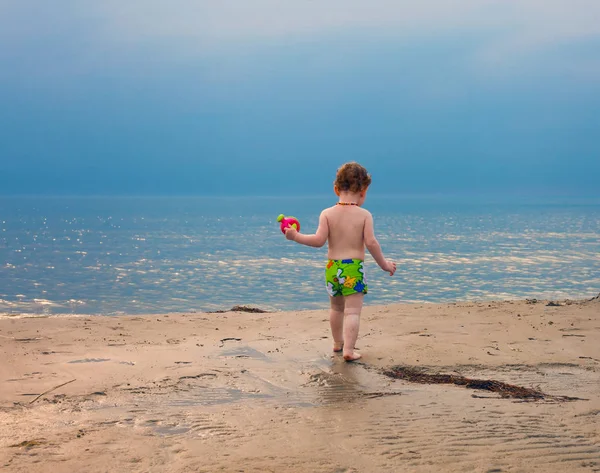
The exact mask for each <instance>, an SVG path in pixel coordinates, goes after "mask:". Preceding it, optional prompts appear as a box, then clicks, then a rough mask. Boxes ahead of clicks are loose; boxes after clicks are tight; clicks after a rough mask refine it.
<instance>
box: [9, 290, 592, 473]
mask: <svg viewBox="0 0 600 473" xmlns="http://www.w3.org/2000/svg"><path fill="white" fill-rule="evenodd" d="M327 318H328V315H327V311H325V310H321V311H306V312H276V313H245V312H225V313H200V312H198V313H185V314H164V315H160V316H156V315H148V316H136V317H133V316H120V317H99V316H96V317H35V318H18V317H8V316H5V317H1V318H0V354H1V357H2V362H1V363H0V469H1V470H2V471H3V472H27V473H35V472H53V473H59V472H75V471H77V472H218V471H223V472H261V473H262V472H323V473H325V472H326V473H342V472H347V473H349V472H396V471H398V472H399V471H406V472H429V471H437V472H439V471H444V472H445V471H447V472H464V471H474V472H487V473H499V472H538V471H539V472H562V471H570V472H573V471H586V472H593V471H596V472H597V471H600V343H599V342H600V300H598V299H597V298H596V299H594V300H589V301H559V303H558V305H556V304H555V303H551V304H549V301H533V300H530V301H503V302H469V303H466V302H465V303H455V304H439V305H434V304H398V305H388V306H370V307H366V308H365V310H364V311H363V317H362V324H361V330H360V337H359V343H358V348H359V350H360V351H361V353H362V354H363V358H362V359H361V360H360V362H358V363H345V362H344V361H343V359H342V357H341V356H340V355H337V354H333V353H332V352H331V339H330V334H329V326H328V320H327ZM398 366H400V367H404V368H407V369H408V368H410V369H412V370H414V371H417V372H420V373H425V374H448V375H454V377H461V376H462V377H467V378H474V379H478V380H490V381H496V382H498V383H509V384H510V385H513V386H518V387H524V388H527V389H529V390H531V392H536V393H543V395H544V396H542V397H537V398H519V397H509V396H505V395H504V394H503V393H499V392H493V391H489V390H485V389H473V388H472V387H469V386H466V385H456V384H430V383H418V382H413V381H410V380H406V379H396V378H393V377H390V376H389V375H388V374H389V372H390V370H391V368H393V367H398ZM398 369H400V370H401V369H402V368H398ZM386 373H387V374H386ZM491 384H493V383H491Z"/></svg>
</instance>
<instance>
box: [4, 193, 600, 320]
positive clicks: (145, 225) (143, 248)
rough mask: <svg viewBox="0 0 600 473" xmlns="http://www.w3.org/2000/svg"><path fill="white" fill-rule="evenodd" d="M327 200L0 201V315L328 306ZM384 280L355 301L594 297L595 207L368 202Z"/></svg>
mask: <svg viewBox="0 0 600 473" xmlns="http://www.w3.org/2000/svg"><path fill="white" fill-rule="evenodd" d="M334 197H335V196H333V195H326V196H285V197H281V196H279V197H239V196H238V197H235V196H231V197H221V196H219V197H173V196H169V197H39V196H36V197H22V196H19V197H0V316H2V317H14V316H27V315H59V314H71V315H72V314H97V315H107V316H115V315H121V314H155V313H167V312H194V311H195V312H207V311H216V310H226V309H229V308H231V307H232V306H235V305H248V306H252V307H258V308H262V309H265V310H269V311H285V310H304V309H318V308H326V307H328V296H327V293H326V291H325V282H324V265H325V262H326V259H327V252H326V247H324V248H309V247H305V246H300V245H298V244H296V243H293V242H290V241H287V240H286V239H285V238H284V236H283V234H282V233H281V230H280V228H279V224H278V223H277V222H276V218H277V216H278V215H279V214H281V213H283V214H286V215H292V216H295V217H296V218H298V219H299V220H300V223H301V230H302V232H305V233H313V232H314V231H315V229H316V226H317V223H318V217H319V213H320V211H321V210H322V209H323V208H325V207H328V206H330V205H333V204H334V203H335V198H334ZM365 207H366V208H367V209H369V210H370V211H371V212H372V214H373V217H374V222H375V232H376V235H377V237H378V240H379V242H380V244H381V246H382V248H383V251H384V253H385V255H386V257H388V258H390V259H393V260H394V261H396V262H397V265H398V270H397V273H396V274H395V275H394V276H393V277H390V276H389V274H387V273H385V272H383V271H382V270H380V269H379V268H378V266H377V265H376V263H375V262H374V261H373V259H372V258H371V257H370V256H367V259H366V274H367V281H368V285H369V294H368V295H367V296H366V299H365V303H366V304H367V305H375V304H391V303H401V302H413V303H414V302H419V303H420V302H455V301H487V300H507V299H525V298H537V299H552V300H560V299H584V298H591V297H593V296H595V295H597V294H598V293H599V292H600V200H598V199H596V200H593V199H587V200H586V199H566V198H536V199H533V198H516V197H515V198H493V197H482V196H458V197H457V196H442V195H426V196H423V195H419V196H385V195H369V197H368V199H367V202H366V203H365Z"/></svg>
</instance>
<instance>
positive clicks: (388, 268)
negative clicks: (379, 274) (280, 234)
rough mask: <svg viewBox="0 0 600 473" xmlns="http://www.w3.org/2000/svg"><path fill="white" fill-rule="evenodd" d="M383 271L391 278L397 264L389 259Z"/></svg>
mask: <svg viewBox="0 0 600 473" xmlns="http://www.w3.org/2000/svg"><path fill="white" fill-rule="evenodd" d="M286 236H287V235H286ZM381 269H383V270H384V271H386V272H388V273H390V276H393V275H394V273H395V272H396V263H394V262H393V261H390V260H389V259H386V260H385V264H384V265H383V267H382V268H381Z"/></svg>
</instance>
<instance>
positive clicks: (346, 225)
mask: <svg viewBox="0 0 600 473" xmlns="http://www.w3.org/2000/svg"><path fill="white" fill-rule="evenodd" d="M368 215H370V214H369V212H368V211H367V210H365V209H363V208H361V207H357V206H345V205H334V206H333V207H330V208H328V209H325V210H324V211H323V216H324V217H325V218H326V219H327V224H328V227H329V235H328V238H327V242H328V251H327V257H328V258H329V259H350V258H355V259H361V260H364V259H365V239H364V231H365V222H366V219H367V216H368Z"/></svg>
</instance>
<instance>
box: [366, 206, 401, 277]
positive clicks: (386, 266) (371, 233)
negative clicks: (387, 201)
mask: <svg viewBox="0 0 600 473" xmlns="http://www.w3.org/2000/svg"><path fill="white" fill-rule="evenodd" d="M364 240H365V246H366V247H367V250H369V253H371V256H372V257H373V259H374V260H375V262H376V263H377V264H378V265H379V267H380V268H381V269H383V270H384V271H387V272H388V273H390V276H393V275H394V273H395V272H396V263H394V262H392V261H389V260H386V259H385V257H384V256H383V251H381V246H380V245H379V242H378V241H377V238H375V230H374V228H373V216H372V215H371V214H370V213H368V214H367V218H366V220H365V230H364Z"/></svg>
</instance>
